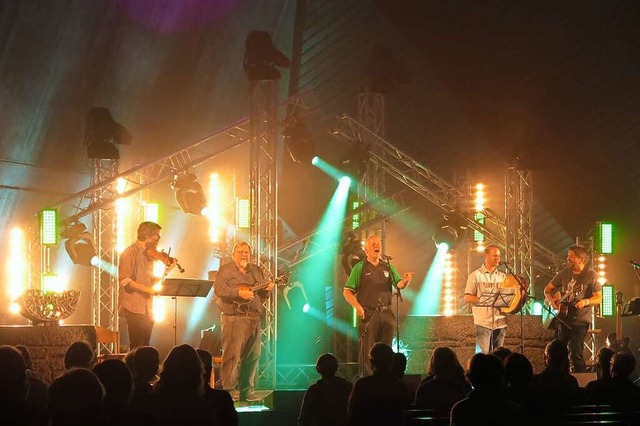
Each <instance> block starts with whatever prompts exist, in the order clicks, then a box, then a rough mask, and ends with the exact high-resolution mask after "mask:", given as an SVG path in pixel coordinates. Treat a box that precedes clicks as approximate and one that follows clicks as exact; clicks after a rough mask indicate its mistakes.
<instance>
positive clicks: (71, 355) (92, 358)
mask: <svg viewBox="0 0 640 426" xmlns="http://www.w3.org/2000/svg"><path fill="white" fill-rule="evenodd" d="M95 363H96V353H95V352H94V351H93V348H92V347H91V345H89V343H88V342H85V341H84V340H79V341H77V342H73V343H72V344H70V345H69V347H68V348H67V352H66V353H65V354H64V368H65V369H66V370H69V369H71V368H86V369H87V370H91V369H92V368H93V366H94V365H95Z"/></svg>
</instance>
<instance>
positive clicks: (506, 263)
mask: <svg viewBox="0 0 640 426" xmlns="http://www.w3.org/2000/svg"><path fill="white" fill-rule="evenodd" d="M499 264H500V265H511V262H509V261H508V260H503V261H502V262H500V263H499ZM639 266H640V265H639Z"/></svg>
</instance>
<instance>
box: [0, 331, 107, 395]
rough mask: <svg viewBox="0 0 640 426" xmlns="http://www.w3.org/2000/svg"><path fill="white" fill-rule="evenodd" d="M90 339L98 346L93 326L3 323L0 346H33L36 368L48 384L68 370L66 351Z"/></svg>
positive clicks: (30, 350) (39, 375)
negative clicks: (75, 344)
mask: <svg viewBox="0 0 640 426" xmlns="http://www.w3.org/2000/svg"><path fill="white" fill-rule="evenodd" d="M78 340H86V341H87V342H89V344H90V345H91V346H92V347H95V346H96V329H95V327H94V326H92V325H62V326H52V325H38V326H24V325H16V326H12V325H9V326H0V345H12V346H15V345H25V346H26V347H27V348H29V353H30V354H31V360H32V362H33V369H34V371H35V373H36V375H37V376H38V377H39V378H40V379H41V380H43V381H44V382H45V383H49V384H50V383H51V382H52V381H53V380H54V379H55V378H56V377H58V376H59V375H60V374H61V373H63V372H64V354H65V352H66V350H67V347H69V345H70V344H72V343H73V342H76V341H78Z"/></svg>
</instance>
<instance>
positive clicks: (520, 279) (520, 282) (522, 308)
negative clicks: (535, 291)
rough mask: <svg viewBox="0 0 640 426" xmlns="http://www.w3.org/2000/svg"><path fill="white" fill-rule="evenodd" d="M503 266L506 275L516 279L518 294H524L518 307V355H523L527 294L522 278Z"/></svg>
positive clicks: (505, 264)
mask: <svg viewBox="0 0 640 426" xmlns="http://www.w3.org/2000/svg"><path fill="white" fill-rule="evenodd" d="M503 265H504V267H505V268H506V270H507V272H508V273H509V274H508V275H511V276H513V278H515V279H516V282H517V283H518V286H520V293H521V294H524V300H523V301H522V305H521V307H520V353H521V354H522V355H524V305H525V304H526V303H527V299H528V298H529V293H528V292H527V289H526V287H525V284H524V283H523V282H522V280H523V278H522V277H520V276H518V275H516V274H514V273H513V269H511V268H510V267H509V264H508V263H503Z"/></svg>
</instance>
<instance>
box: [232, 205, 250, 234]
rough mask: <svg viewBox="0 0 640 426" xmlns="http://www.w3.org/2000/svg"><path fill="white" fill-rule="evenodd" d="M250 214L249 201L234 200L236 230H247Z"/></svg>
mask: <svg viewBox="0 0 640 426" xmlns="http://www.w3.org/2000/svg"><path fill="white" fill-rule="evenodd" d="M250 213H251V211H250V207H249V200H248V199H246V198H236V229H249V225H250V220H251V214H250Z"/></svg>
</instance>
